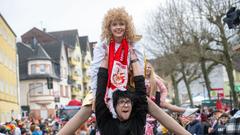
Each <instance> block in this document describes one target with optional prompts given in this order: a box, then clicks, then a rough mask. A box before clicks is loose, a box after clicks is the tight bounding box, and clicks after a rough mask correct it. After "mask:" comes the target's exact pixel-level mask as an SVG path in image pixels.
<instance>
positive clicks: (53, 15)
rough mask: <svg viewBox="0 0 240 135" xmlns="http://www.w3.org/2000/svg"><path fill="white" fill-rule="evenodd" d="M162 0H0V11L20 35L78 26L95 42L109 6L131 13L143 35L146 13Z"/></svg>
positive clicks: (81, 32) (150, 11) (82, 33)
mask: <svg viewBox="0 0 240 135" xmlns="http://www.w3.org/2000/svg"><path fill="white" fill-rule="evenodd" d="M160 4H163V0H1V1H0V13H1V14H2V15H3V17H4V18H5V19H6V20H7V22H8V24H9V25H10V27H11V28H12V29H13V31H14V32H15V33H16V35H17V39H18V41H19V39H20V36H21V35H22V34H24V33H25V32H27V31H28V30H30V29H31V28H33V27H37V28H39V29H43V28H46V30H47V32H49V31H60V30H68V29H78V32H79V35H80V36H84V35H88V36H89V39H90V41H98V40H99V38H100V33H101V25H102V19H103V17H104V15H105V13H106V12H107V10H109V9H110V8H114V7H125V8H126V10H127V11H128V12H129V14H131V15H132V17H133V20H134V23H135V27H136V29H137V32H138V33H139V34H143V33H144V31H143V28H144V25H145V24H146V23H147V20H146V19H147V16H148V15H150V14H151V13H152V12H153V11H154V10H155V9H156V8H157V7H158V5H160Z"/></svg>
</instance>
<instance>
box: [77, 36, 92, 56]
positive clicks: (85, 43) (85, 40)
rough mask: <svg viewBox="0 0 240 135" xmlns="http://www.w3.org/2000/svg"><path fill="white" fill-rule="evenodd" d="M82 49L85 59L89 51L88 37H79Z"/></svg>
mask: <svg viewBox="0 0 240 135" xmlns="http://www.w3.org/2000/svg"><path fill="white" fill-rule="evenodd" d="M79 42H80V47H81V53H82V55H83V57H84V56H85V55H86V52H87V51H90V50H89V40H88V36H81V37H79Z"/></svg>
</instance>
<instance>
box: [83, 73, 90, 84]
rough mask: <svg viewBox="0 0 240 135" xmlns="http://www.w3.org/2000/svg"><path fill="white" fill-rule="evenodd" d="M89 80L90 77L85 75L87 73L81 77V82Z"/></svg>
mask: <svg viewBox="0 0 240 135" xmlns="http://www.w3.org/2000/svg"><path fill="white" fill-rule="evenodd" d="M89 81H90V77H89V76H87V75H85V76H84V77H83V82H85V83H88V82H89Z"/></svg>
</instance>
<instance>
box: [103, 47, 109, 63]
mask: <svg viewBox="0 0 240 135" xmlns="http://www.w3.org/2000/svg"><path fill="white" fill-rule="evenodd" d="M103 48H104V49H105V56H104V59H105V60H108V55H109V46H107V45H103Z"/></svg>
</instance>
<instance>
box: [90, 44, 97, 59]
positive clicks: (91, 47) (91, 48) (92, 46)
mask: <svg viewBox="0 0 240 135" xmlns="http://www.w3.org/2000/svg"><path fill="white" fill-rule="evenodd" d="M96 44H97V42H90V43H89V49H90V53H91V56H92V58H93V49H94V47H95V45H96Z"/></svg>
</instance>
